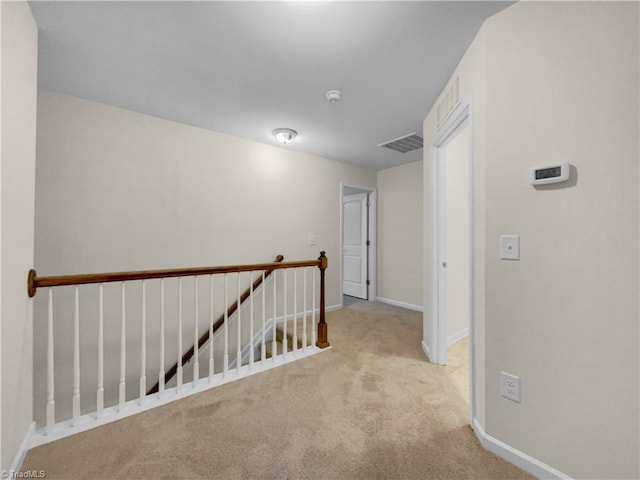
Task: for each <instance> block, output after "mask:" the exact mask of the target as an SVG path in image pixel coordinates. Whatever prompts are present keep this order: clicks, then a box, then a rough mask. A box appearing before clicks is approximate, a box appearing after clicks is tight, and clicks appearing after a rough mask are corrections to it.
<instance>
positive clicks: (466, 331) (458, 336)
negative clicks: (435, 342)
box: [447, 327, 469, 346]
mask: <svg viewBox="0 0 640 480" xmlns="http://www.w3.org/2000/svg"><path fill="white" fill-rule="evenodd" d="M468 336H469V327H467V328H463V329H462V330H460V331H459V332H456V333H454V334H453V335H449V336H448V337H447V346H449V345H451V344H452V343H456V342H457V341H458V340H462V339H463V338H465V337H468Z"/></svg>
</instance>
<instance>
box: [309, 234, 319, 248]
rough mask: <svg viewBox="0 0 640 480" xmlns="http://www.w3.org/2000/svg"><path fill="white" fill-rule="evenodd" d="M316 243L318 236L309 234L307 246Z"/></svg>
mask: <svg viewBox="0 0 640 480" xmlns="http://www.w3.org/2000/svg"><path fill="white" fill-rule="evenodd" d="M317 244H318V237H316V236H315V235H309V246H311V247H313V246H315V245H317Z"/></svg>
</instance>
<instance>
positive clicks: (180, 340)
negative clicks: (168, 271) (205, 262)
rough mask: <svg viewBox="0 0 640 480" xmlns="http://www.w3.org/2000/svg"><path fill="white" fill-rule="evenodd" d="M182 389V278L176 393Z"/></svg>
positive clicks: (179, 300)
mask: <svg viewBox="0 0 640 480" xmlns="http://www.w3.org/2000/svg"><path fill="white" fill-rule="evenodd" d="M181 388H182V277H180V278H178V383H177V384H176V392H180V389H181Z"/></svg>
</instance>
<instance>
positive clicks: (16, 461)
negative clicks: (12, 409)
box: [3, 422, 36, 478]
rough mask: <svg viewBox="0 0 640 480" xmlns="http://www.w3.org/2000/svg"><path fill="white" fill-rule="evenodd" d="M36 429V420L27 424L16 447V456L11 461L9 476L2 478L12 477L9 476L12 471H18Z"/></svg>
mask: <svg viewBox="0 0 640 480" xmlns="http://www.w3.org/2000/svg"><path fill="white" fill-rule="evenodd" d="M35 431H36V422H31V425H29V429H28V430H27V433H26V434H25V436H24V438H23V439H22V442H21V443H20V446H19V447H18V451H17V452H16V456H15V457H14V458H13V462H11V469H10V470H9V472H7V473H9V476H8V477H3V478H14V477H13V476H11V474H12V473H13V472H19V471H20V469H21V468H22V462H24V457H26V456H27V452H28V451H29V443H30V442H31V437H32V436H33V434H34V432H35Z"/></svg>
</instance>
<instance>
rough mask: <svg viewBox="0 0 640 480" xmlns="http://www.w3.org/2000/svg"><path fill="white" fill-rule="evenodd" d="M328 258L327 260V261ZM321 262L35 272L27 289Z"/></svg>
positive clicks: (35, 289)
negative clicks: (43, 274) (50, 274)
mask: <svg viewBox="0 0 640 480" xmlns="http://www.w3.org/2000/svg"><path fill="white" fill-rule="evenodd" d="M325 258H326V257H325ZM320 264H321V260H320V259H318V260H308V261H300V262H281V263H276V262H273V263H256V264H253V265H229V266H225V267H197V268H178V269H172V270H143V271H138V272H111V273H90V274H80V275H62V276H54V277H39V276H38V275H37V273H36V271H35V270H33V269H32V270H30V271H29V276H28V279H27V289H28V293H29V296H30V297H33V296H34V295H35V294H36V292H37V289H38V288H40V287H60V286H65V285H84V284H88V283H109V282H127V281H132V280H151V279H154V278H173V277H190V276H199V275H216V274H220V273H236V272H253V271H259V270H278V269H281V268H298V267H318V268H320Z"/></svg>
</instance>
